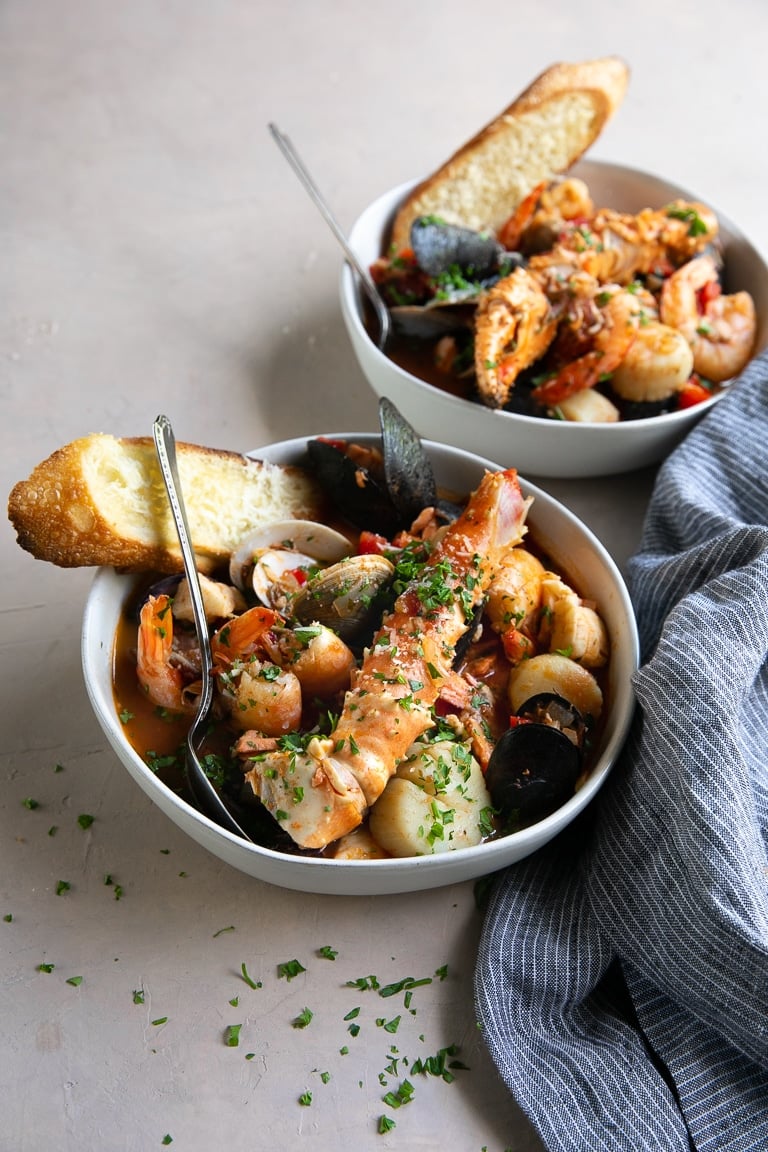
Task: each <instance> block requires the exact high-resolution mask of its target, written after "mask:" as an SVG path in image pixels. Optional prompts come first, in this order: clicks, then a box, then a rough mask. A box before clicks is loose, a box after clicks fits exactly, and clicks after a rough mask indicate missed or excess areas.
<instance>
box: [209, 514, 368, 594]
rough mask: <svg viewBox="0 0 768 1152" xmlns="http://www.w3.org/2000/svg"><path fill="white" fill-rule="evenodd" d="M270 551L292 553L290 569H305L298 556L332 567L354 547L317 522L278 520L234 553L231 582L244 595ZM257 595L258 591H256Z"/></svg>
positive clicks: (338, 534)
mask: <svg viewBox="0 0 768 1152" xmlns="http://www.w3.org/2000/svg"><path fill="white" fill-rule="evenodd" d="M268 549H273V550H275V551H278V550H291V551H292V552H293V553H294V557H293V563H292V564H291V565H290V567H291V568H299V567H302V566H304V565H303V562H302V559H300V558H298V557H297V556H296V555H295V553H297V552H298V553H302V554H303V557H304V558H306V557H309V558H310V560H311V561H316V560H320V561H321V562H323V563H325V564H333V563H336V561H338V560H341V559H342V558H343V557H344V556H349V554H350V553H351V552H352V544H351V543H350V541H349V540H348V539H347V537H346V536H344V535H343V533H341V532H337V531H336V530H335V529H334V528H329V527H328V525H327V524H320V523H319V522H318V521H316V520H276V521H274V522H273V523H272V524H265V525H263V526H262V527H261V528H257V529H256V530H255V531H254V532H251V533H250V534H249V535H248V536H246V537H245V539H244V540H242V541H241V543H240V544H239V545H238V547H237V548H236V550H235V551H234V552H233V553H232V557H231V559H230V562H229V578H230V580H231V581H232V583H233V584H234V585H235V586H236V587H237V588H239V589H240V590H241V591H243V590H244V589H246V588H247V587H248V586H249V584H250V583H251V573H252V570H253V567H254V565H255V563H256V561H257V559H258V557H259V556H260V555H261V554H262V553H263V552H266V551H267V550H268ZM257 592H258V589H257Z"/></svg>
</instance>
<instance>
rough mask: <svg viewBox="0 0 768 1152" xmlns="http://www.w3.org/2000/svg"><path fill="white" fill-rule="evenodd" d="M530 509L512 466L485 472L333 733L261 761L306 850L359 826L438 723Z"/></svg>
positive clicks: (267, 797)
mask: <svg viewBox="0 0 768 1152" xmlns="http://www.w3.org/2000/svg"><path fill="white" fill-rule="evenodd" d="M527 503H528V502H527V501H526V500H525V499H524V498H523V496H522V494H521V492H520V487H519V485H518V482H517V475H516V473H515V471H514V470H513V469H510V470H509V471H506V472H494V473H486V475H485V477H484V479H483V480H482V481H481V483H480V485H479V487H478V489H477V491H476V492H475V493H474V495H473V496H472V497H471V499H470V501H469V503H468V504H467V506H466V508H465V510H464V512H463V513H462V514H461V516H459V517H458V519H457V520H456V521H454V522H453V523H452V524H451V525H449V526H448V528H447V530H446V531H445V533H444V534H443V535H442V536H441V537H440V538H439V539H438V540H437V541H436V543H435V545H434V548H433V550H432V552H431V554H430V555H429V557H428V559H427V561H426V563H425V564H424V567H423V570H422V571H421V572H420V573H419V574H418V575H416V576H415V577H414V579H413V580H412V581H411V583H410V584H408V586H407V587H406V588H405V590H404V591H403V592H402V593H401V595H400V596H399V597H398V599H397V601H396V602H395V605H394V608H393V610H392V611H391V612H390V613H388V614H387V615H386V616H385V617H384V619H383V621H382V624H381V627H380V629H379V631H378V632H377V633H376V635H375V637H374V639H373V642H372V644H371V647H370V648H369V649H368V650H367V651H366V652H365V654H364V657H363V662H362V666H361V668H360V669H359V670H358V671H357V672H356V673H355V674H354V677H353V683H352V686H351V688H350V690H349V691H348V692H347V694H346V698H345V701H344V708H343V710H342V713H341V716H340V718H339V722H338V724H337V726H336V729H335V731H334V733H333V735H332V736H330V737H328V738H319V737H315V738H313V739H311V740H310V742H309V744H308V746H307V749H306V751H305V752H303V753H299V752H295V753H294V752H287V751H282V750H281V751H277V752H273V753H269V752H268V753H266V754H265V755H264V756H263V757H261V756H259V757H256V758H254V765H253V768H252V769H251V770H250V771H249V772H247V773H246V779H247V780H248V781H249V782H250V784H251V787H252V788H253V790H254V792H255V793H256V795H257V796H259V798H260V799H261V800H262V802H263V803H264V804H265V806H266V807H267V808H268V809H269V811H270V812H272V814H273V815H274V816H275V818H276V819H277V820H278V822H279V823H280V824H281V825H282V827H283V828H285V829H286V831H287V832H288V833H289V834H290V835H291V836H292V837H293V839H294V840H295V841H296V842H297V843H298V844H300V845H302V846H304V847H308V848H322V847H324V846H325V845H326V844H329V843H331V841H333V840H337V839H338V838H339V837H340V836H343V835H344V834H345V833H346V832H349V831H351V829H353V828H355V827H357V826H358V825H359V824H360V823H361V821H362V819H363V817H364V815H365V813H366V811H367V809H368V807H369V806H370V805H371V804H373V802H374V801H375V800H376V799H378V797H379V796H380V795H381V793H382V792H383V791H384V788H385V786H386V784H387V781H388V780H389V779H390V777H391V776H392V775H393V773H394V771H395V769H396V767H397V765H398V763H399V762H400V760H402V758H403V756H405V754H406V753H407V751H408V749H409V748H410V746H411V744H412V743H413V742H414V740H416V739H418V738H419V736H421V735H422V734H423V733H424V732H425V731H426V730H427V729H428V728H429V727H431V726H432V724H433V723H434V719H433V705H434V703H435V701H436V700H437V698H438V695H439V692H440V685H441V682H442V680H443V679H445V678H446V677H448V676H449V674H450V672H451V663H452V660H453V657H454V651H455V646H456V642H457V640H458V639H459V637H460V636H461V635H462V634H463V633H464V632H465V631H466V628H467V620H468V615H469V614H470V613H471V612H472V611H473V610H474V608H475V607H476V606H477V605H478V604H479V603H480V602H481V600H482V599H483V597H484V596H485V592H486V590H487V588H488V585H489V584H490V582H491V579H492V576H493V572H494V569H495V566H496V564H497V563H498V560H499V558H500V556H501V554H502V553H503V552H504V551H505V550H506V549H507V548H508V547H509V546H511V545H512V544H513V543H515V542H516V541H518V540H520V539H521V537H522V534H523V532H524V521H525V514H526V510H527Z"/></svg>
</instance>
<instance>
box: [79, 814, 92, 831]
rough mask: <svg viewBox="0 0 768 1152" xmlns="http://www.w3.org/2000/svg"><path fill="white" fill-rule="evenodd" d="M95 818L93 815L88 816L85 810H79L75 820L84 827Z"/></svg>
mask: <svg viewBox="0 0 768 1152" xmlns="http://www.w3.org/2000/svg"><path fill="white" fill-rule="evenodd" d="M95 819H96V817H95V816H90V815H89V814H88V813H87V812H81V813H80V815H79V816H78V818H77V822H78V824H79V825H80V827H81V828H83V829H85V828H90V826H91V824H93V822H94V820H95Z"/></svg>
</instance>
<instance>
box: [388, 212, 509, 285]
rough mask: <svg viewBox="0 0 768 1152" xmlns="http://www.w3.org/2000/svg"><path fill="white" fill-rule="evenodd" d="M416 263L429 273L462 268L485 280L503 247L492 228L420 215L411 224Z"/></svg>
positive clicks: (470, 276) (490, 273)
mask: <svg viewBox="0 0 768 1152" xmlns="http://www.w3.org/2000/svg"><path fill="white" fill-rule="evenodd" d="M411 247H412V248H413V254H414V256H415V257H416V263H417V264H418V266H419V268H421V270H422V271H423V272H426V273H427V275H428V276H441V275H442V274H443V273H444V272H448V271H449V270H451V269H452V268H456V267H458V268H460V269H461V271H462V272H463V273H465V274H466V275H467V276H468V278H471V279H473V280H483V279H485V278H486V277H488V276H490V275H492V274H493V273H494V272H495V271H496V270H497V269H498V265H499V260H500V258H501V255H502V253H503V248H502V247H501V245H500V244H499V243H498V241H497V240H496V239H495V237H494V236H492V235H491V234H490V233H489V232H474V231H473V230H472V229H471V228H462V227H460V226H459V225H457V224H448V223H446V222H445V221H440V220H438V219H436V218H435V217H433V216H420V217H419V218H418V219H417V220H414V222H413V224H412V225H411Z"/></svg>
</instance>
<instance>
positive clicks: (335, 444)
mask: <svg viewBox="0 0 768 1152" xmlns="http://www.w3.org/2000/svg"><path fill="white" fill-rule="evenodd" d="M316 439H317V440H319V441H320V443H321V444H328V445H329V446H330V447H331V448H337V449H338V451H339V452H345V451H346V448H347V441H346V440H333V439H331V437H330V436H317V437H316Z"/></svg>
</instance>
